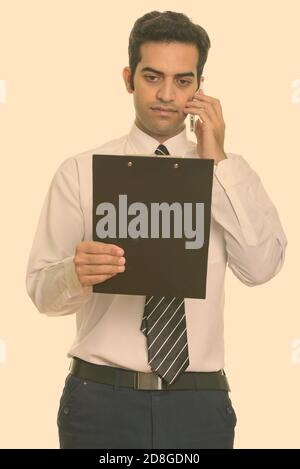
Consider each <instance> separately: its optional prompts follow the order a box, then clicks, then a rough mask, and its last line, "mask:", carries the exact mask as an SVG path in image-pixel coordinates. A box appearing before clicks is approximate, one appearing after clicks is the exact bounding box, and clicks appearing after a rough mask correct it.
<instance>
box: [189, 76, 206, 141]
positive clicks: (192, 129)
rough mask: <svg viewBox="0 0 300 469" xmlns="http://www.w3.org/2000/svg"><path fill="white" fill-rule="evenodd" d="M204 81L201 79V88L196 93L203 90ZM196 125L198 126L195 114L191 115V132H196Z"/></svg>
mask: <svg viewBox="0 0 300 469" xmlns="http://www.w3.org/2000/svg"><path fill="white" fill-rule="evenodd" d="M202 81H203V78H201V80H200V86H199V88H198V89H197V91H196V93H197V92H198V91H199V90H202V89H203V88H202ZM195 124H196V119H195V114H190V131H191V132H195Z"/></svg>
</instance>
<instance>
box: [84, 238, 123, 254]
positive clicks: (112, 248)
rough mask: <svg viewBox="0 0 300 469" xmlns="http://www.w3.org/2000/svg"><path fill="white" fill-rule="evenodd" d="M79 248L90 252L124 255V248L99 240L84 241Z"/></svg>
mask: <svg viewBox="0 0 300 469" xmlns="http://www.w3.org/2000/svg"><path fill="white" fill-rule="evenodd" d="M77 249H78V251H82V252H85V253H88V254H110V255H113V256H123V254H124V250H123V249H122V248H121V247H119V246H117V245H116V244H109V243H101V242H98V241H82V242H81V243H79V244H78V245H77Z"/></svg>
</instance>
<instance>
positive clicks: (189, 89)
mask: <svg viewBox="0 0 300 469" xmlns="http://www.w3.org/2000/svg"><path fill="white" fill-rule="evenodd" d="M141 57H142V59H141V61H140V62H139V63H138V65H137V68H136V71H135V74H134V91H132V90H131V87H130V77H131V71H130V69H129V67H125V68H124V70H123V78H124V81H125V85H126V88H127V91H128V92H129V93H133V98H134V106H135V112H136V119H135V123H136V125H137V127H139V128H140V129H141V130H143V131H144V132H145V133H147V134H148V135H151V136H152V137H154V138H156V139H157V140H158V141H159V142H160V143H163V142H164V141H165V140H167V139H168V138H171V137H173V136H174V135H177V134H178V133H179V132H181V131H182V130H183V129H184V127H185V124H184V120H185V119H186V117H187V114H185V113H184V112H183V109H184V106H185V104H186V102H187V101H189V100H191V99H192V98H193V95H194V94H195V92H196V91H197V62H198V49H197V47H196V46H195V45H194V44H183V43H163V42H147V43H144V44H142V46H141ZM163 110H164V111H163Z"/></svg>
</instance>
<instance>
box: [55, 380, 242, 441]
mask: <svg viewBox="0 0 300 469" xmlns="http://www.w3.org/2000/svg"><path fill="white" fill-rule="evenodd" d="M236 421H237V419H236V414H235V411H234V408H233V406H232V403H231V400H230V397H229V394H228V392H227V391H222V390H202V389H198V390H189V389H188V390H175V389H174V390H167V391H165V390H159V391H152V390H151V391H148V390H136V389H131V388H125V387H120V386H118V384H99V383H95V382H93V381H87V380H83V379H81V378H78V377H77V376H74V375H71V374H68V376H67V378H66V381H65V386H64V389H63V392H62V396H61V399H60V404H59V410H58V414H57V425H58V433H59V443H60V448H61V449H65V448H95V449H99V448H105V449H110V448H120V449H124V448H135V449H137V448H143V449H158V448H162V449H168V448H171V449H176V448H181V449H186V448H188V449H192V448H194V449H195V448H199V449H201V448H233V441H234V430H235V425H236Z"/></svg>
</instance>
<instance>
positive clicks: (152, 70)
mask: <svg viewBox="0 0 300 469" xmlns="http://www.w3.org/2000/svg"><path fill="white" fill-rule="evenodd" d="M141 72H153V73H157V75H164V73H163V72H161V71H160V70H155V68H152V67H144V68H142V70H141ZM194 76H195V74H194V73H193V72H185V73H176V75H175V77H176V78H180V77H194Z"/></svg>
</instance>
